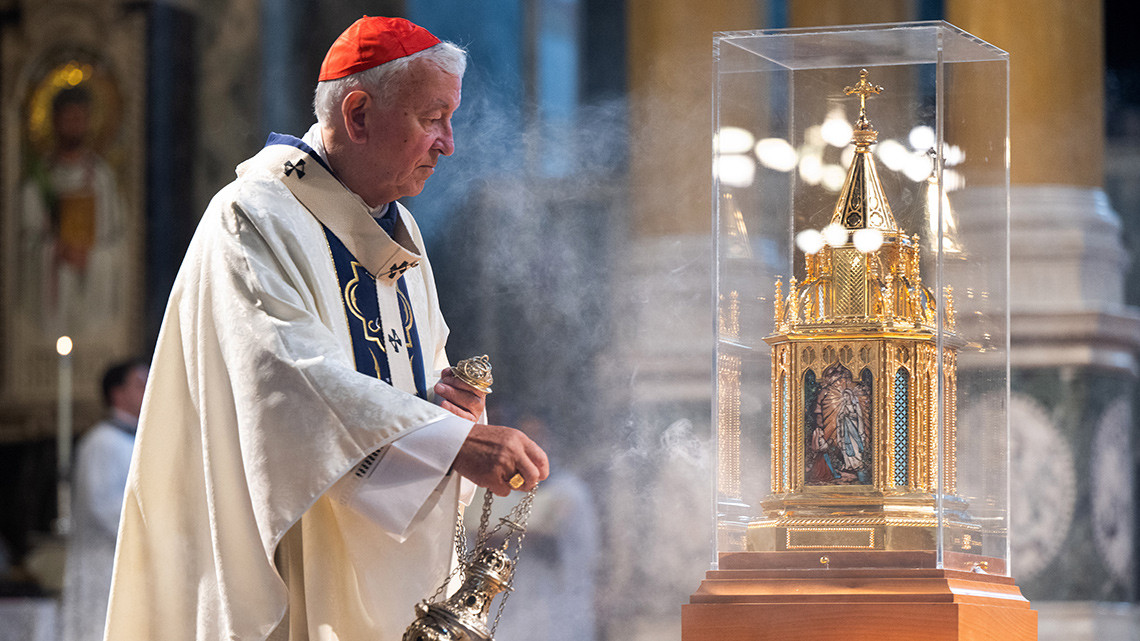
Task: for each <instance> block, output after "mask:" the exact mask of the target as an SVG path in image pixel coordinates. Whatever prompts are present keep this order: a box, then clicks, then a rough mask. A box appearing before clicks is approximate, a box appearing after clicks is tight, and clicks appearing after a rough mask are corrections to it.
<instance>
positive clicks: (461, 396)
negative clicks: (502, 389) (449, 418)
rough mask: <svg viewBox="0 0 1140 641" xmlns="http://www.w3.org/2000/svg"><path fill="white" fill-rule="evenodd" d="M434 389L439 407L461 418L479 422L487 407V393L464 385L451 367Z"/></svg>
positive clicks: (445, 371) (444, 371)
mask: <svg viewBox="0 0 1140 641" xmlns="http://www.w3.org/2000/svg"><path fill="white" fill-rule="evenodd" d="M434 389H435V393H436V396H438V397H439V399H440V400H439V406H440V407H442V408H443V409H445V410H447V411H449V412H451V413H452V414H455V415H456V416H458V417H460V418H465V419H467V420H469V421H478V420H479V417H481V416H483V410H484V409H485V408H486V407H487V393H486V392H480V391H479V390H477V389H475V388H474V387H471V386H470V385H468V384H467V383H464V382H463V380H462V379H460V378H459V377H458V376H456V375H455V374H453V373H452V372H451V368H450V367H449V368H447V369H445V370H443V373H442V375H441V376H440V377H439V382H438V383H436V384H435V388H434Z"/></svg>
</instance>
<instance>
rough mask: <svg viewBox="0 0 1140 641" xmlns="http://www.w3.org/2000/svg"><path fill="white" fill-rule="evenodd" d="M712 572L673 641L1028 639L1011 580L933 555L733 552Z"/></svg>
mask: <svg viewBox="0 0 1140 641" xmlns="http://www.w3.org/2000/svg"><path fill="white" fill-rule="evenodd" d="M821 559H826V560H827V562H826V563H821ZM720 567H721V569H719V570H712V571H710V572H709V573H708V574H707V576H706V578H705V580H704V581H703V582H702V583H701V587H700V588H699V589H698V590H697V591H696V593H694V594H693V595H692V597H691V598H690V600H689V603H688V604H686V605H683V606H682V607H681V639H682V641H759V640H761V639H780V640H781V641H808V640H817V639H821V640H822V639H826V640H831V639H842V640H843V641H860V640H864V639H866V640H868V641H871V640H873V641H913V640H914V639H923V640H924V641H951V640H954V641H991V640H992V641H1031V640H1036V639H1037V613H1036V612H1034V611H1033V610H1032V609H1030V607H1029V601H1027V600H1026V599H1025V597H1023V596H1022V595H1021V590H1019V589H1018V587H1017V586H1016V585H1015V584H1014V582H1013V579H1012V578H1010V577H1006V576H998V575H991V574H985V573H980V572H966V571H961V570H947V569H937V568H935V567H934V553H933V552H862V551H860V552H846V551H841V552H825V553H818V552H816V553H807V552H740V553H732V554H725V555H722V556H721V559H720Z"/></svg>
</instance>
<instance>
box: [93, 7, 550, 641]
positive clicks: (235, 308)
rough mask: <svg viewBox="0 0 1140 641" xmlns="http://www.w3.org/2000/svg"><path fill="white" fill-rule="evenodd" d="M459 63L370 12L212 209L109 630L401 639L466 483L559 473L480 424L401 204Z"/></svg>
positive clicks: (134, 486) (120, 567) (178, 291)
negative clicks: (307, 111) (451, 356)
mask: <svg viewBox="0 0 1140 641" xmlns="http://www.w3.org/2000/svg"><path fill="white" fill-rule="evenodd" d="M465 65H466V60H465V54H464V53H463V51H462V50H461V49H459V48H457V47H455V46H454V45H451V44H449V43H443V42H440V41H439V40H438V39H437V38H435V36H433V35H431V34H430V33H428V32H427V31H426V30H424V29H422V28H420V27H418V26H416V25H413V24H412V23H410V22H407V21H405V20H401V19H389V18H369V17H365V18H362V19H361V20H359V21H357V22H356V23H354V24H353V25H352V26H351V27H350V28H349V29H348V30H347V31H345V32H344V33H343V34H342V35H341V36H340V38H338V39H337V41H336V42H335V43H334V44H333V46H332V48H331V49H330V50H329V52H328V54H327V56H326V57H325V61H324V64H323V65H322V67H321V74H320V79H319V80H320V82H319V84H318V87H317V92H316V100H315V107H316V113H317V119H318V123H317V124H316V125H315V126H314V127H313V128H312V129H310V130H309V131H308V133H307V134H305V136H304V137H303V138H301V139H297V138H293V137H290V136H281V135H276V134H274V135H272V136H270V139H269V143H268V144H267V145H266V147H265V148H264V149H263V150H262V151H261V152H260V153H258V154H257V155H256V156H254V157H253V158H251V159H250V160H248V161H246V162H245V163H243V164H242V165H240V166H239V167H238V178H237V180H235V181H234V182H233V183H231V184H230V185H229V186H227V187H225V188H224V189H222V190H221V192H219V193H218V195H217V196H216V197H215V198H214V200H213V201H212V202H211V203H210V205H209V207H208V209H207V210H206V213H205V215H204V217H203V219H202V222H201V224H200V226H199V228H198V231H197V233H196V234H195V238H194V241H193V242H192V243H191V246H190V248H189V250H188V252H187V255H186V258H185V260H184V262H183V265H182V270H181V272H180V274H179V276H178V279H177V282H176V283H175V285H174V288H173V291H172V293H171V297H170V303H169V306H168V308H167V312H166V318H165V320H164V323H163V328H162V332H161V335H160V337H159V341H158V346H157V349H156V354H155V360H154V363H153V366H152V371H153V374H152V378H151V384H150V386H149V388H148V390H147V398H146V401H145V403H144V406H143V414H142V421H141V427H140V430H139V435H138V439H139V440H138V449H137V453H136V457H135V461H134V464H133V465H134V466H133V467H132V469H131V474H130V477H129V480H128V488H127V498H126V501H125V504H124V508H123V519H122V524H121V525H120V534H119V537H120V538H119V550H118V556H117V559H116V566H115V580H114V584H113V588H112V596H111V607H110V613H109V615H108V622H107V638H108V639H113V640H116V641H118V640H120V639H123V640H134V639H138V640H144V639H147V640H155V639H162V640H163V641H174V640H178V639H267V638H268V639H290V640H302V639H314V640H315V639H340V640H345V641H347V640H356V639H361V640H363V639H368V640H370V641H383V640H395V639H399V638H400V636H401V634H402V632H403V630H404V628H405V627H406V626H407V624H409V623H410V622H411V621H412V619H413V618H414V612H413V606H414V604H415V603H416V602H417V601H419V600H421V599H423V598H425V597H427V596H428V595H430V594H431V593H432V592H434V590H435V588H436V587H437V586H438V585H439V584H440V582H441V581H442V580H443V578H444V576H445V575H446V574H447V572H448V570H449V565H450V563H451V560H452V553H453V550H454V543H453V535H454V532H455V525H456V517H457V513H458V511H459V509H460V508H459V506H460V505H461V504H462V503H464V502H466V501H467V500H469V498H470V493H471V491H472V490H473V489H474V488H473V486H472V483H474V484H477V485H480V486H484V487H488V488H490V489H491V490H493V491H494V492H496V493H497V494H500V495H506V494H508V493H509V492H510V490H511V489H522V490H528V489H530V488H531V487H533V486H534V485H535V484H536V483H538V482H539V481H540V480H542V479H544V478H545V477H546V475H547V474H548V463H547V459H546V455H545V453H543V451H542V450H541V449H540V448H539V447H538V446H537V445H536V444H535V443H534V442H533V441H531V440H530V439H529V438H527V437H526V436H525V435H523V434H522V433H521V432H519V431H517V430H513V429H511V428H507V427H500V426H492V425H484V424H480V423H479V422H478V421H479V419H480V417H481V416H482V414H483V409H484V398H483V396H484V395H483V394H482V393H481V392H479V391H478V390H476V389H475V388H472V387H469V386H467V385H466V384H465V383H463V382H461V381H460V380H459V379H458V378H456V377H455V376H454V375H452V373H451V371H450V369H449V368H448V363H447V359H446V356H445V354H444V342H445V340H446V337H447V332H448V329H447V326H446V325H445V324H444V322H443V319H442V318H441V315H440V311H439V308H438V304H437V299H436V291H435V285H434V282H433V278H432V271H431V266H430V263H429V262H428V260H427V257H426V256H425V255H424V251H423V241H422V238H421V236H420V233H419V230H418V228H417V227H416V224H415V221H414V220H413V219H412V217H411V216H410V215H409V213H408V212H407V210H406V209H404V208H403V206H401V205H400V204H399V203H398V202H396V200H397V199H398V198H401V197H405V196H413V195H415V194H418V193H419V192H420V190H421V189H423V186H424V182H425V181H426V180H427V179H428V177H429V176H431V174H432V172H433V170H434V167H435V165H436V163H437V162H438V161H439V159H440V156H446V155H449V154H451V153H452V151H453V149H454V143H453V139H452V131H451V117H452V114H453V113H454V112H455V110H456V108H458V106H459V99H460V81H461V79H462V75H463V71H464V68H465ZM436 377H439V381H438V382H437V383H435V384H434V385H432V386H430V387H429V385H430V384H431V383H432V382H433V381H434V379H435V378H436Z"/></svg>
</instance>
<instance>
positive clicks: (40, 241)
mask: <svg viewBox="0 0 1140 641" xmlns="http://www.w3.org/2000/svg"><path fill="white" fill-rule="evenodd" d="M91 111H92V97H91V94H90V93H89V92H88V90H87V89H86V88H85V87H84V86H83V85H79V86H75V87H68V88H65V89H62V90H60V91H59V92H58V93H57V94H56V95H55V96H54V98H53V99H52V101H51V127H52V134H53V138H54V144H53V146H52V149H51V151H50V153H48V155H47V156H46V157H43V158H35V159H33V160H32V161H31V162H30V163H29V166H28V176H27V178H26V180H25V182H24V186H23V194H22V196H23V199H22V203H23V206H22V217H23V220H22V232H23V233H22V238H23V260H22V261H21V263H22V266H23V267H22V268H23V269H24V270H25V271H24V275H23V278H22V287H21V291H22V292H23V293H24V297H25V298H24V303H25V305H24V307H25V309H26V310H27V311H28V312H30V313H32V314H34V315H35V317H36V318H37V319H38V321H39V325H40V327H42V328H43V329H44V330H46V331H47V332H48V333H49V334H50V335H56V334H57V333H69V332H70V333H74V332H77V331H83V330H91V329H97V328H99V327H100V326H101V325H104V324H106V323H107V322H110V321H112V320H113V319H114V317H115V314H116V312H117V307H118V305H120V304H121V296H120V295H119V292H118V291H117V286H116V283H119V282H121V281H122V279H123V271H122V252H121V251H120V245H121V240H122V232H123V228H124V221H123V214H124V211H123V203H122V200H121V197H120V193H119V189H118V186H117V184H116V180H115V175H114V172H113V170H112V169H111V167H110V166H109V165H108V164H107V162H106V161H105V160H104V159H103V158H102V157H101V156H100V155H99V154H98V153H97V152H96V151H95V150H94V149H93V148H92V145H91V133H92V132H91Z"/></svg>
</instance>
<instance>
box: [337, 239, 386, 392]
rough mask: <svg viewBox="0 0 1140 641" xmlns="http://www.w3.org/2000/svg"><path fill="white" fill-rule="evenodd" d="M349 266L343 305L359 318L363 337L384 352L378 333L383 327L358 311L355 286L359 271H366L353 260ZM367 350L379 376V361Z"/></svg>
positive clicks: (356, 285) (374, 354) (358, 282)
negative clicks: (349, 271) (349, 272)
mask: <svg viewBox="0 0 1140 641" xmlns="http://www.w3.org/2000/svg"><path fill="white" fill-rule="evenodd" d="M351 266H352V280H350V281H348V284H347V285H345V286H344V303H345V307H346V308H348V311H350V312H352V315H353V316H355V317H356V318H358V319H359V320H360V325H361V327H362V328H363V329H364V339H365V340H367V341H369V342H372V343H375V344H376V346H377V347H379V348H380V351H381V353H385V354H386V353H387V350H385V349H384V339H383V338H382V337H381V336H380V334H382V333H383V327H381V325H380V322H379V321H378V320H374V321H369V320H367V319H366V318H364V314H363V313H362V312H361V311H360V305H359V304H358V303H357V302H356V288H357V287H358V286H359V285H360V272H361V271H364V272H365V274H367V273H368V272H367V270H365V269H364V266H363V265H361V264H360V263H358V262H356V261H355V260H354V261H352V263H351ZM368 351H369V353H370V354H372V364H373V365H374V366H375V367H376V375H377V376H379V375H380V363H379V361H377V360H376V353H375V352H373V351H372V350H368Z"/></svg>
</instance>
